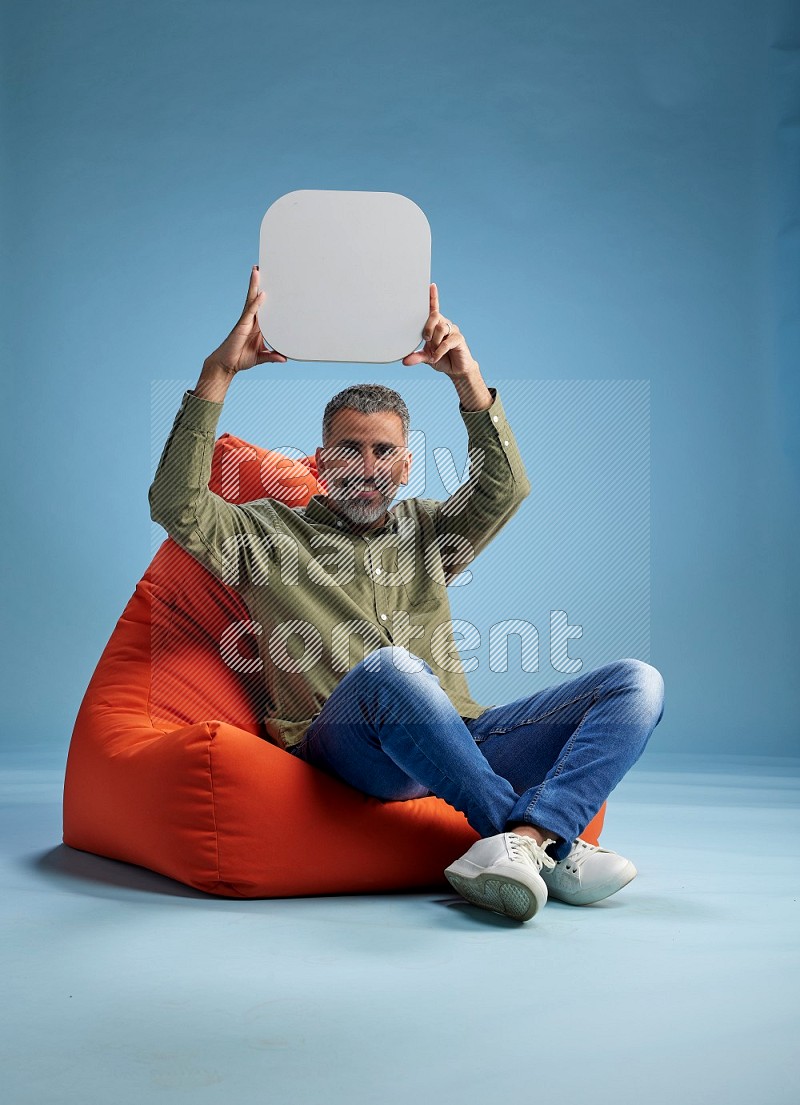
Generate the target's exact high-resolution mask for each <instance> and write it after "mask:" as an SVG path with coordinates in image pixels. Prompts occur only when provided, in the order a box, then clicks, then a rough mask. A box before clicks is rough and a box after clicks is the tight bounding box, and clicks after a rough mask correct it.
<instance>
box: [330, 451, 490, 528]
mask: <svg viewBox="0 0 800 1105" xmlns="http://www.w3.org/2000/svg"><path fill="white" fill-rule="evenodd" d="M506 444H508V443H507V442H506ZM336 525H337V526H339V528H340V529H341V526H342V523H341V522H337V523H336Z"/></svg>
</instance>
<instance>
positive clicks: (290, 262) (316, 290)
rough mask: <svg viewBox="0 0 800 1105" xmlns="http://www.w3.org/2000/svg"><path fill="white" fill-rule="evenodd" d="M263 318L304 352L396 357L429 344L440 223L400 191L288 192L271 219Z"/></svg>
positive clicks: (271, 340)
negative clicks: (434, 234)
mask: <svg viewBox="0 0 800 1105" xmlns="http://www.w3.org/2000/svg"><path fill="white" fill-rule="evenodd" d="M258 263H259V275H260V286H261V290H262V291H264V292H265V293H266V297H265V299H264V302H263V304H262V306H261V308H260V310H259V312H258V323H259V326H260V327H261V333H262V334H263V335H264V339H265V341H266V343H267V344H268V345H269V346H270V347H271V348H272V349H276V350H277V351H278V352H279V353H283V355H284V356H285V357H289V358H290V359H291V360H294V361H365V362H369V363H373V364H389V363H390V362H392V361H398V360H402V358H403V357H406V356H408V354H409V353H413V352H415V350H417V349H419V348H420V346H421V345H422V328H423V326H424V325H425V322H426V320H427V318H428V315H429V313H430V291H429V285H430V276H431V228H430V226H429V224H428V220H427V219H426V218H425V215H424V214H423V212H422V210H421V209H420V208H419V207H418V206H417V205H416V204H415V203H414V202H413V200H410V199H409V198H408V197H407V196H401V195H400V194H399V193H397V192H345V191H322V190H317V189H312V188H307V189H300V190H299V191H296V192H287V193H286V195H284V196H281V197H280V198H279V199H277V200H275V202H274V203H273V204H272V205H271V207H270V208H269V210H268V211H267V213H266V215H265V216H264V218H263V219H262V222H261V241H260V244H259V262H258Z"/></svg>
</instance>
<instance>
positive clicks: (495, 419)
mask: <svg viewBox="0 0 800 1105" xmlns="http://www.w3.org/2000/svg"><path fill="white" fill-rule="evenodd" d="M496 421H497V415H496V414H493V415H492V422H496Z"/></svg>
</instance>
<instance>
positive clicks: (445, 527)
mask: <svg viewBox="0 0 800 1105" xmlns="http://www.w3.org/2000/svg"><path fill="white" fill-rule="evenodd" d="M422 336H423V338H424V339H425V342H426V344H425V348H424V349H423V350H421V351H420V352H419V353H412V354H410V355H409V356H408V357H405V358H404V359H403V364H417V363H418V362H420V361H425V362H427V363H429V364H431V365H432V366H433V368H434V369H436V371H438V372H444V373H445V374H446V375H448V376H449V377H450V379H451V380H452V381H453V385H454V387H455V389H456V392H457V394H458V397H459V408H458V409H459V414H460V415H461V417H462V419H463V420H464V424H465V425H466V428H467V435H468V442H467V448H468V454H469V474H468V478H467V480H466V482H465V483H463V484H462V485H461V486H460V487H459V488H458V489H457V490H456V491H455V492H454V493H453V494H452V495H451V496H450V497H449V498H448V499H446V500H444V501H443V502H439V501H436V500H433V499H431V500H424V501H425V504H426V506H427V508H428V509H429V510H430V511H431V513H432V515H433V519H434V524H435V528H436V533H437V536H438V537H439V538H441V539H442V556H443V563H444V564H445V568H446V582H447V583H450V582H451V581H452V580H453V579H454V578H455V577H456V576H457V575H458V574H459V573H460V572H461V571H463V570H464V568H466V567H467V565H468V564H469V563H470V562H471V561H472V560H473V559H474V558H475V557H476V556H477V555H478V553H479V552H481V550H482V549H484V548H485V547H486V546H487V545H488V544H489V542H490V541H491V540H492V538H493V537H494V536H495V535H496V534H497V533H498V531H499V530H500V529H502V527H503V526H504V525H505V524H506V522H507V521H508V520H509V518H510V517H511V516H512V514H514V513H515V511H516V510H517V508H518V507H519V505H520V504H521V503H522V501H523V499H525V498H526V497H527V496H528V495H529V494H530V492H531V485H530V481H529V480H528V476H527V473H526V471H525V465H524V464H523V461H522V456H521V454H520V451H519V448H518V446H517V442H516V438H515V437H514V434H513V432H512V430H511V427H510V425H509V423H508V419H507V418H506V415H505V411H504V410H503V404H502V401H501V399H500V396H499V395H498V394H497V389H496V388H489V387H487V386H486V383H485V381H484V379H483V376H482V375H481V370H480V365H479V364H478V362H477V361H476V360H475V359H474V357H473V356H472V354H471V353H470V351H469V347H468V346H467V343H466V341H465V340H464V335H463V334H462V333H461V331H460V330H459V328H458V327H457V326H456V325H455V324H454V323H453V322H451V321H449V320H448V319H446V318H444V317H443V316H442V315H441V313H440V312H439V293H438V289H437V287H436V285H435V284H431V301H430V315H429V317H428V321H427V323H426V325H425V328H424V329H423V332H422ZM445 535H452V539H451V540H446V538H445Z"/></svg>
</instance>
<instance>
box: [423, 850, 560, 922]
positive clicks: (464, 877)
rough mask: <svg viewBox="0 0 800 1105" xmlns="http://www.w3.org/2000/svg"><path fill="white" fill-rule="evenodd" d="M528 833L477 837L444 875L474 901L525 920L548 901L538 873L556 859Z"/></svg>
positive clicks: (456, 888)
mask: <svg viewBox="0 0 800 1105" xmlns="http://www.w3.org/2000/svg"><path fill="white" fill-rule="evenodd" d="M550 843H554V842H553V841H550V840H546V841H545V843H544V844H539V843H538V842H537V841H535V840H534V839H533V837H531V836H522V835H520V834H519V833H514V832H509V833H500V834H498V835H497V836H486V837H483V838H482V839H481V840H476V841H475V843H474V844H473V845H472V847H471V848H470V849H469V851H467V852H465V853H464V855H463V856H462V857H461V859H457V860H456V861H455V863H451V864H450V866H449V867H448V868H447V869H446V870H445V873H444V874H445V878H446V879H447V881H448V882H449V883H450V885H451V886H452V887H454V889H455V890H457V891H458V893H459V894H460V895H461V896H462V897H463V898H466V899H467V901H468V902H472V904H473V905H478V906H482V907H483V908H484V909H490V910H492V911H493V912H494V913H503V914H505V916H506V917H513V918H514V920H515V921H527V920H529V919H530V918H531V917H533V915H534V914H535V913H538V912H539V910H540V909H541V908H542V906H543V905H544V904H545V902H546V901H547V886H546V885H545V883H544V880H543V879H542V876H541V875H540V874H539V872H540V871H541V869H542V867H553V868H554V867H555V864H556V861H555V860H554V859H553V858H552V856H548V854H547V852H545V848H546V847H547V845H548V844H550Z"/></svg>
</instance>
